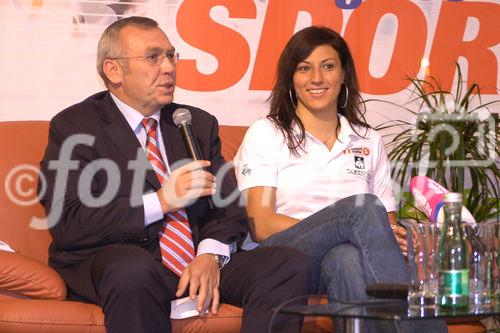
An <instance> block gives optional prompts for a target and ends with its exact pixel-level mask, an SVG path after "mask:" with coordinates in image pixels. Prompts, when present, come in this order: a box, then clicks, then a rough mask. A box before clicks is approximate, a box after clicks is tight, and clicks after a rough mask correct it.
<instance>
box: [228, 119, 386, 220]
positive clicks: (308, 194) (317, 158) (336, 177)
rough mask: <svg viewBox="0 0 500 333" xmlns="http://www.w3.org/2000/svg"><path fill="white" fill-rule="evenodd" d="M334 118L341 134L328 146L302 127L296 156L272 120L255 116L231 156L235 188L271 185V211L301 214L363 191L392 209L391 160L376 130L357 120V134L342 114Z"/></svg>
mask: <svg viewBox="0 0 500 333" xmlns="http://www.w3.org/2000/svg"><path fill="white" fill-rule="evenodd" d="M339 118H340V124H341V127H340V134H339V136H338V139H337V141H336V142H335V144H334V145H333V147H332V150H328V148H327V147H326V146H325V145H324V144H323V143H322V142H321V141H319V140H318V139H316V138H315V137H314V136H312V135H311V134H309V133H307V132H306V138H305V151H301V150H299V152H300V156H298V157H297V156H294V155H293V154H291V153H290V151H289V149H288V147H287V145H286V142H285V139H284V137H283V134H282V133H281V131H280V130H279V129H278V128H277V127H276V126H275V125H274V124H273V123H272V122H271V121H269V120H268V119H261V120H258V121H257V122H255V123H254V124H253V125H252V126H251V127H250V128H249V129H248V131H247V133H246V135H245V138H244V140H243V143H242V145H241V147H240V149H239V150H238V153H237V155H236V156H235V159H234V163H235V172H236V177H237V180H238V187H239V189H240V190H241V191H243V190H246V189H249V188H251V187H255V186H269V187H275V188H276V213H278V214H283V215H286V216H290V217H293V218H296V219H300V220H302V219H304V218H306V217H308V216H309V215H312V214H314V213H315V212H317V211H319V210H321V209H322V208H325V207H327V206H329V205H330V204H332V203H334V202H336V201H337V200H339V199H342V198H345V197H348V196H351V195H354V194H362V193H371V194H375V195H376V196H377V197H378V198H379V199H380V200H381V201H382V202H383V204H384V206H385V208H386V210H387V211H388V212H391V211H395V210H396V203H395V199H394V195H393V193H392V184H391V176H390V164H389V160H388V158H387V154H386V152H385V149H384V144H383V141H382V138H381V136H380V134H378V133H377V132H376V131H374V130H372V129H366V128H364V127H359V126H358V127H356V131H357V132H358V133H359V134H361V136H360V135H358V134H356V132H354V131H353V130H352V128H351V126H350V125H349V122H348V120H347V119H346V118H345V117H343V116H341V115H339ZM363 136H364V137H363Z"/></svg>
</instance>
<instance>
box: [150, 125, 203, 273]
mask: <svg viewBox="0 0 500 333" xmlns="http://www.w3.org/2000/svg"><path fill="white" fill-rule="evenodd" d="M157 125H158V124H157V122H156V120H155V119H153V118H144V120H143V121H142V126H144V129H145V130H146V133H147V139H146V154H147V155H148V160H149V162H150V163H151V164H152V165H153V169H154V170H155V173H156V176H157V177H158V180H159V181H160V183H161V184H163V183H164V182H165V181H166V180H167V178H168V171H167V167H166V166H165V163H164V162H163V158H162V157H161V153H160V149H159V147H158V141H157V140H156V139H157V136H156V128H157ZM162 223H163V226H162V228H161V230H160V235H159V238H160V251H161V257H162V261H163V264H164V265H165V266H167V267H168V268H169V269H170V270H172V271H173V272H174V273H175V274H177V275H179V276H181V274H182V271H183V270H184V268H186V266H187V265H188V264H189V262H190V261H191V260H193V258H194V244H193V237H192V235H191V228H190V227H189V222H188V218H187V214H186V211H185V210H184V209H180V210H178V211H176V212H170V213H167V215H166V217H165V221H163V222H162Z"/></svg>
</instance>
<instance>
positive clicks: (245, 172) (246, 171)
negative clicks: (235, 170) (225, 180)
mask: <svg viewBox="0 0 500 333" xmlns="http://www.w3.org/2000/svg"><path fill="white" fill-rule="evenodd" d="M241 174H242V175H243V176H250V175H251V174H252V169H250V168H249V167H248V164H243V169H242V170H241Z"/></svg>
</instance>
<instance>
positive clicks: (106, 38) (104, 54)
mask: <svg viewBox="0 0 500 333" xmlns="http://www.w3.org/2000/svg"><path fill="white" fill-rule="evenodd" d="M127 26H134V27H137V28H140V29H144V30H149V29H155V28H159V25H158V22H156V21H155V20H153V19H150V18H148V17H143V16H131V17H127V18H123V19H121V20H118V21H116V22H113V23H112V24H111V25H110V26H108V27H107V28H106V30H104V32H103V33H102V35H101V39H100V40H99V44H98V45H97V64H96V67H97V72H98V73H99V75H100V76H101V78H102V79H103V81H104V84H105V85H106V86H108V84H109V80H108V78H107V77H106V74H104V70H103V64H104V60H106V59H109V58H119V57H121V56H123V55H122V49H121V43H120V32H121V31H122V29H123V28H125V27H127Z"/></svg>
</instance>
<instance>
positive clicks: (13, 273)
mask: <svg viewBox="0 0 500 333" xmlns="http://www.w3.org/2000/svg"><path fill="white" fill-rule="evenodd" d="M245 131H246V128H245V127H236V126H221V127H220V135H221V139H222V151H223V155H224V156H225V157H226V159H231V158H232V157H233V156H234V154H235V152H236V151H237V149H238V147H239V145H240V142H241V140H242V138H243V135H244V133H245ZM47 133H48V122H46V121H14V122H0V136H1V138H2V140H1V142H0V156H2V161H1V162H0V241H4V242H6V243H8V244H9V245H10V246H11V247H12V248H13V249H14V250H15V251H16V252H15V253H12V252H5V251H0V333H14V332H15V333H24V332H47V333H49V332H50V333H58V332H61V333H62V332H64V333H73V332H75V333H77V332H85V333H98V332H99V333H105V329H104V320H103V318H104V316H103V313H102V311H101V308H100V307H98V306H97V305H93V304H86V303H81V302H72V301H66V300H65V298H66V288H65V285H64V282H63V281H62V279H61V278H60V277H59V275H58V274H57V273H56V272H55V271H54V270H52V269H51V268H50V267H49V266H48V265H47V264H46V263H47V255H48V252H47V249H48V246H49V243H50V234H49V232H48V231H47V230H46V229H36V228H33V227H32V226H30V223H31V221H32V218H33V217H38V218H42V217H43V209H42V207H41V206H40V204H38V202H37V201H36V198H35V188H36V179H37V176H36V171H37V169H38V163H39V161H40V159H41V157H42V155H43V151H44V148H45V145H46V144H47ZM30 201H31V202H30ZM241 314H242V311H241V309H240V308H238V307H235V306H231V305H228V304H223V305H222V306H221V308H220V311H219V315H218V316H208V317H207V318H204V319H202V318H190V319H183V320H174V321H173V328H174V332H176V333H179V332H183V333H187V332H203V333H210V332H217V333H225V332H227V333H236V332H239V328H240V324H241ZM302 331H303V332H304V333H306V332H307V333H325V332H332V328H331V322H330V320H328V319H327V318H319V319H316V318H306V320H305V322H304V327H303V330H302ZM483 331H484V327H483V326H482V325H481V324H480V323H477V322H471V323H465V324H464V323H454V324H450V325H449V332H453V333H475V332H483ZM256 333H259V332H256Z"/></svg>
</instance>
